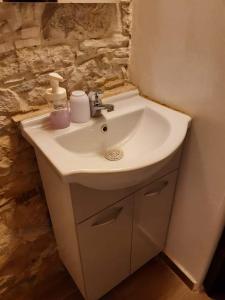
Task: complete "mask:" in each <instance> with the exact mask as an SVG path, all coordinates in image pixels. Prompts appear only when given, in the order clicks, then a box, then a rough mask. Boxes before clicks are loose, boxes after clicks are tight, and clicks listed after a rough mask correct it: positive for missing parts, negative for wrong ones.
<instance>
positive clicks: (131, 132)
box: [21, 90, 191, 190]
mask: <svg viewBox="0 0 225 300" xmlns="http://www.w3.org/2000/svg"><path fill="white" fill-rule="evenodd" d="M105 102H108V103H113V104H114V106H115V110H114V111H113V112H110V113H107V112H106V113H105V112H104V113H103V116H102V117H101V118H96V119H91V120H90V121H89V122H87V123H85V124H74V123H72V124H71V126H70V127H69V128H65V129H61V130H53V129H52V128H51V127H50V124H49V122H48V115H44V116H41V117H36V118H32V119H29V120H25V121H23V122H22V124H21V127H22V134H23V136H24V137H25V138H26V139H27V140H28V141H29V142H30V143H31V144H32V145H33V146H34V147H35V148H36V150H37V151H41V152H42V154H44V155H45V157H46V158H47V159H48V160H49V162H50V163H51V165H52V166H53V167H54V168H55V170H56V171H57V172H58V174H59V175H60V176H61V177H62V180H63V181H65V182H69V183H71V182H76V183H79V184H81V185H84V186H88V187H91V188H94V189H102V190H113V189H121V188H126V187H129V186H133V185H137V184H139V183H141V182H143V181H144V180H147V179H148V178H149V177H151V176H152V175H154V174H155V173H156V172H158V171H159V170H160V169H161V168H163V167H164V165H165V164H166V163H167V162H168V161H169V160H170V159H171V158H172V157H173V155H174V154H175V152H176V151H177V150H178V148H179V147H180V145H181V144H182V142H183V140H184V138H185V135H186V132H187V129H188V126H189V124H190V121H191V118H190V117H189V116H187V115H185V114H182V113H180V112H177V111H174V110H172V109H169V108H166V107H164V106H162V105H159V104H156V103H155V102H152V101H149V100H147V99H145V98H143V97H141V96H140V95H139V93H138V91H137V90H135V91H131V92H126V93H123V94H120V95H117V96H113V97H110V98H107V99H105ZM111 153H113V157H111V156H110V157H108V155H107V154H111ZM115 153H116V155H115ZM118 153H119V156H117V154H118ZM112 158H113V159H115V160H109V159H112Z"/></svg>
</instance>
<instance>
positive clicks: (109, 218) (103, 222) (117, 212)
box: [91, 207, 123, 227]
mask: <svg viewBox="0 0 225 300" xmlns="http://www.w3.org/2000/svg"><path fill="white" fill-rule="evenodd" d="M122 210H123V207H117V208H115V209H114V210H113V211H112V212H111V213H109V215H107V216H106V217H102V218H100V220H98V221H95V222H94V223H93V224H92V225H91V226H92V227H97V226H104V225H108V224H111V223H113V222H115V221H116V220H117V218H118V217H119V215H120V214H121V212H122Z"/></svg>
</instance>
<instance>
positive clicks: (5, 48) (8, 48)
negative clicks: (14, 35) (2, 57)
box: [0, 42, 14, 54]
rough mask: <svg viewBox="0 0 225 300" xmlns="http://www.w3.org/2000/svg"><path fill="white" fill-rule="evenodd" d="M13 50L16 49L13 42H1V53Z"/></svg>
mask: <svg viewBox="0 0 225 300" xmlns="http://www.w3.org/2000/svg"><path fill="white" fill-rule="evenodd" d="M13 50H14V45H13V43H11V42H9V43H3V44H0V54H5V53H7V52H10V51H13Z"/></svg>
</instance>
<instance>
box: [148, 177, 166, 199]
mask: <svg viewBox="0 0 225 300" xmlns="http://www.w3.org/2000/svg"><path fill="white" fill-rule="evenodd" d="M168 183H169V182H168V181H163V182H161V183H160V185H159V186H157V187H156V188H155V189H153V190H151V191H148V192H146V193H145V194H144V195H145V196H146V197H153V196H157V195H159V194H160V193H161V192H162V190H163V189H164V188H165V187H166V186H167V185H168Z"/></svg>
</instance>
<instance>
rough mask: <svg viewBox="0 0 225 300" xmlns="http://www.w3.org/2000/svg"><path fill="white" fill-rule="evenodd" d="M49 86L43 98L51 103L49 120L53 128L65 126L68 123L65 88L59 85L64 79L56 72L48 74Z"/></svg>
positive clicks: (68, 115)
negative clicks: (51, 108) (51, 109)
mask: <svg viewBox="0 0 225 300" xmlns="http://www.w3.org/2000/svg"><path fill="white" fill-rule="evenodd" d="M48 77H49V80H50V85H51V88H50V89H48V90H47V91H46V94H45V98H46V99H47V100H48V101H50V102H52V103H53V111H52V112H51V114H50V122H51V124H52V126H53V127H54V128H55V129H62V128H66V127H68V126H69V125H70V112H69V107H68V101H67V94H66V89H64V88H62V87H60V86H59V83H60V82H62V81H64V79H63V77H62V76H60V75H59V74H58V73H54V72H53V73H50V74H48Z"/></svg>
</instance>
